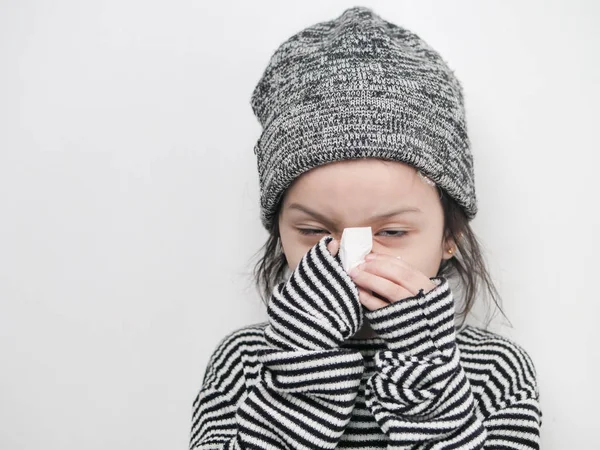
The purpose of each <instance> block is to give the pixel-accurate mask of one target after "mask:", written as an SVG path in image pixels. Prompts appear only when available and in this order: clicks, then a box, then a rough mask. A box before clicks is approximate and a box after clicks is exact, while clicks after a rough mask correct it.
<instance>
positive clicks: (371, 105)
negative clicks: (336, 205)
mask: <svg viewBox="0 0 600 450" xmlns="http://www.w3.org/2000/svg"><path fill="white" fill-rule="evenodd" d="M251 105H252V109H253V111H254V113H255V115H256V116H257V118H258V120H259V121H260V123H261V125H262V128H263V130H262V133H261V135H260V138H259V139H258V141H257V143H256V145H255V146H254V153H255V155H256V157H257V167H258V173H259V182H260V203H261V221H262V224H263V226H264V227H265V228H266V229H267V230H268V229H269V228H270V226H271V225H272V223H273V219H274V215H275V212H276V209H277V205H278V203H279V201H280V200H281V198H282V195H283V193H284V192H285V190H286V189H287V188H288V187H289V186H290V184H291V183H292V182H293V181H294V179H295V178H297V177H298V176H299V175H301V174H302V173H304V172H306V171H308V170H310V169H312V168H315V167H318V166H320V165H323V164H327V163H331V162H334V161H339V160H346V159H358V158H369V157H370V158H380V159H385V160H395V161H400V162H404V163H407V164H410V165H412V166H414V167H415V168H417V169H419V170H421V171H422V172H423V174H424V175H426V176H428V177H429V178H430V179H432V180H433V181H434V182H435V183H437V184H438V186H440V187H441V188H443V189H445V191H446V192H447V193H448V195H450V197H452V198H453V199H454V200H455V201H456V202H457V203H458V204H459V205H460V206H462V207H463V209H464V211H465V214H466V216H467V218H468V220H471V219H473V218H474V217H475V214H476V212H477V201H476V196H475V179H474V171H473V157H472V153H471V150H470V143H469V138H468V136H467V128H466V122H465V111H464V106H463V92H462V87H461V85H460V83H459V81H458V79H457V78H456V77H455V75H454V73H453V71H452V70H451V69H450V68H449V67H448V65H447V64H446V63H445V62H444V60H443V59H442V57H441V56H440V55H439V54H438V53H437V52H436V51H435V50H434V49H432V48H431V47H430V46H429V45H428V44H427V43H426V42H424V41H423V40H422V39H421V38H419V37H418V36H417V35H416V34H414V33H412V32H411V31H409V30H407V29H405V28H402V27H400V26H397V25H394V24H392V23H390V22H387V21H385V20H383V19H382V18H381V17H379V16H378V15H377V14H375V13H374V12H373V11H372V10H371V9H369V8H365V7H354V8H350V9H347V10H346V11H344V12H343V14H342V15H341V16H339V17H338V18H336V19H335V20H331V21H328V22H321V23H317V24H315V25H313V26H310V27H308V28H306V29H304V30H302V31H300V32H299V33H297V34H295V35H293V36H292V37H290V38H289V39H288V40H286V41H285V42H284V43H283V44H282V45H281V46H279V48H278V49H277V50H276V51H275V53H274V54H273V55H272V57H271V59H270V61H269V63H268V66H267V68H266V69H265V71H264V73H263V75H262V77H261V79H260V80H259V82H258V84H257V85H256V87H255V89H254V91H253V93H252V98H251Z"/></svg>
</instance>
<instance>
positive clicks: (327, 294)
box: [190, 236, 542, 450]
mask: <svg viewBox="0 0 600 450" xmlns="http://www.w3.org/2000/svg"><path fill="white" fill-rule="evenodd" d="M331 239H332V238H331V237H330V236H325V237H323V238H322V239H321V240H320V241H319V242H318V243H317V244H316V245H315V246H314V247H313V248H311V249H310V251H309V252H308V253H307V254H306V255H305V256H304V257H303V258H302V260H301V262H300V263H299V264H298V267H297V268H296V269H295V270H294V272H293V273H292V275H291V276H290V278H289V279H288V280H287V281H286V282H282V283H281V284H280V285H279V286H277V287H276V288H275V289H274V291H273V295H272V298H271V301H270V303H269V306H268V317H269V320H268V322H267V323H261V324H256V325H251V326H247V327H243V328H241V329H238V330H236V331H234V332H233V333H230V334H229V335H227V336H226V337H225V338H224V339H222V340H221V342H220V343H219V344H218V345H217V347H216V349H215V350H214V352H213V354H212V355H211V357H210V359H209V362H208V365H207V368H206V371H205V374H204V380H203V383H202V388H201V389H200V391H199V393H198V395H197V396H196V398H195V400H194V402H193V413H192V427H191V435H190V449H196V450H208V449H231V450H247V449H256V450H263V449H274V450H291V449H294V450H313V449H334V448H336V449H341V448H354V449H483V448H487V449H492V448H493V449H509V448H510V449H539V445H540V433H539V432H540V426H541V421H542V412H541V410H540V405H539V393H538V387H537V382H536V373H535V368H534V366H533V363H532V361H531V359H530V357H529V356H528V354H527V353H526V352H525V351H524V350H523V349H522V348H521V347H519V346H518V345H516V344H515V343H513V342H511V341H510V340H508V339H506V338H503V337H501V336H498V335H496V334H494V333H491V332H489V331H485V330H482V329H479V328H476V327H472V326H467V327H465V328H464V329H462V330H460V331H459V332H457V330H456V328H455V323H454V300H453V295H452V291H451V289H450V286H449V283H448V280H446V279H444V278H443V277H434V278H431V280H432V281H433V282H434V284H435V287H434V288H433V289H432V290H430V291H429V292H424V291H423V290H421V291H420V292H419V294H417V295H415V296H414V297H410V298H407V299H403V300H401V301H397V302H392V303H390V304H389V305H387V306H385V307H383V308H379V309H376V310H373V311H369V310H366V309H365V310H364V311H363V307H362V304H361V303H360V300H359V298H358V291H357V287H356V285H355V284H354V282H353V281H352V279H351V278H350V276H348V274H346V273H345V271H344V269H343V267H342V265H341V261H340V260H339V258H338V257H334V256H332V255H331V254H330V253H329V251H328V250H327V244H328V243H329V242H330V241H331ZM364 318H366V319H367V320H369V323H370V325H371V327H372V328H373V330H374V331H375V332H376V334H377V336H378V337H376V338H369V339H360V338H355V337H354V336H353V335H354V334H355V332H356V330H357V329H359V328H360V326H361V324H362V323H363V320H364Z"/></svg>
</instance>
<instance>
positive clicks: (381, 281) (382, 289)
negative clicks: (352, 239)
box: [350, 253, 436, 311]
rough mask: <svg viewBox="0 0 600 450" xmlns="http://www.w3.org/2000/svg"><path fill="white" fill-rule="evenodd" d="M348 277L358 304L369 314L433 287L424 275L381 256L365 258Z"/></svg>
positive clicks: (373, 254) (371, 255)
mask: <svg viewBox="0 0 600 450" xmlns="http://www.w3.org/2000/svg"><path fill="white" fill-rule="evenodd" d="M350 276H351V277H352V280H353V281H354V282H355V283H356V285H357V286H358V293H359V299H360V302H361V303H362V304H363V305H364V306H365V307H366V308H367V309H368V310H370V311H374V310H376V309H379V308H383V307H384V306H387V305H389V304H390V303H394V302H398V301H402V300H403V299H406V298H409V297H413V296H415V295H417V294H418V293H419V292H420V291H421V290H423V291H424V292H429V291H431V290H432V289H433V288H435V287H436V285H435V283H434V282H433V281H431V279H429V277H428V276H427V275H425V274H424V273H422V272H420V271H419V270H417V269H415V268H414V267H412V266H411V265H410V264H408V263H407V262H406V261H404V260H402V259H400V258H398V257H395V256H392V255H386V254H383V253H370V254H368V255H367V257H366V258H365V262H364V263H362V264H360V265H359V266H358V267H356V268H354V269H353V270H351V271H350Z"/></svg>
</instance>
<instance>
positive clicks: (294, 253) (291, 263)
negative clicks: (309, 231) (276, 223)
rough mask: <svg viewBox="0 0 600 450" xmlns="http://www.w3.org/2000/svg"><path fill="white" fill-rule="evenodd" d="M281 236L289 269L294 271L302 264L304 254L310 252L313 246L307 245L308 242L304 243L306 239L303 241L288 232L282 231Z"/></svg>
mask: <svg viewBox="0 0 600 450" xmlns="http://www.w3.org/2000/svg"><path fill="white" fill-rule="evenodd" d="M280 235H281V246H282V247H283V251H284V253H285V259H286V261H287V264H288V267H289V268H290V270H292V271H293V270H294V269H295V268H296V266H297V265H298V263H300V260H301V259H302V257H303V256H304V254H305V253H306V252H308V251H309V250H310V248H311V247H312V245H307V244H306V242H304V239H301V237H299V236H297V235H294V233H290V232H288V231H284V230H281V232H280ZM315 243H316V242H315Z"/></svg>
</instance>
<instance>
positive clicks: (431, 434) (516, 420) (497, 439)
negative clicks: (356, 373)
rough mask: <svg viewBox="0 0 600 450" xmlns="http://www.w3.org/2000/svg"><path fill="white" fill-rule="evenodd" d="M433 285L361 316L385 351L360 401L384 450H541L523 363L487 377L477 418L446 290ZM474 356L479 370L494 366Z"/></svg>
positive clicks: (531, 379) (530, 380)
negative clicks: (485, 399) (486, 394)
mask: <svg viewBox="0 0 600 450" xmlns="http://www.w3.org/2000/svg"><path fill="white" fill-rule="evenodd" d="M431 280H432V281H434V283H435V284H436V287H435V288H433V289H432V290H431V291H429V292H427V293H424V292H423V290H421V292H419V294H418V295H416V296H414V297H411V298H408V299H404V300H401V301H398V302H394V303H391V304H390V305H388V306H385V307H383V308H380V309H378V310H374V311H368V312H366V313H365V317H366V318H367V319H368V320H369V321H370V323H371V327H372V328H373V329H374V330H375V331H376V332H377V334H378V335H379V336H380V337H381V338H383V339H384V340H385V341H386V344H387V345H386V346H387V349H385V350H381V351H379V352H378V353H377V354H376V355H375V364H376V372H375V373H374V374H373V375H372V376H371V377H370V378H369V380H368V381H367V386H366V388H365V401H366V404H367V406H368V408H369V410H370V411H371V413H372V414H373V415H374V417H375V420H376V421H377V423H378V424H379V426H380V427H381V429H382V430H383V432H384V433H385V434H386V435H387V436H388V438H389V447H388V448H394V449H402V448H406V449H409V448H410V449H454V448H460V449H463V448H464V449H484V448H485V449H492V448H493V449H537V448H539V426H540V414H541V413H540V411H539V405H538V400H537V388H536V384H535V374H534V373H533V372H532V371H531V367H530V366H528V364H526V359H524V358H520V361H522V362H523V363H522V364H515V365H513V366H512V367H507V366H506V365H504V366H503V367H502V370H491V371H489V370H488V372H487V373H488V375H489V378H488V379H486V380H485V383H486V384H487V385H488V386H489V388H488V389H489V390H490V405H489V409H488V410H487V414H485V415H484V414H481V413H480V412H478V410H477V408H476V405H475V400H474V396H473V391H472V387H471V384H470V381H469V379H468V378H467V376H466V373H465V370H464V368H463V366H462V363H461V353H460V350H459V348H458V346H457V343H456V335H455V328H454V302H453V298H452V293H451V290H450V286H449V284H448V281H447V280H446V279H445V278H442V277H437V278H431ZM516 348H517V347H516V346H513V347H512V349H511V351H514V349H516ZM505 350H506V349H505ZM474 354H475V355H477V356H476V359H477V358H479V363H480V364H481V363H482V360H483V361H485V362H484V363H483V364H484V365H486V364H487V363H490V364H491V363H493V358H492V357H490V355H489V354H488V355H486V354H485V349H482V348H480V347H478V348H477V349H474ZM517 359H519V358H517Z"/></svg>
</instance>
